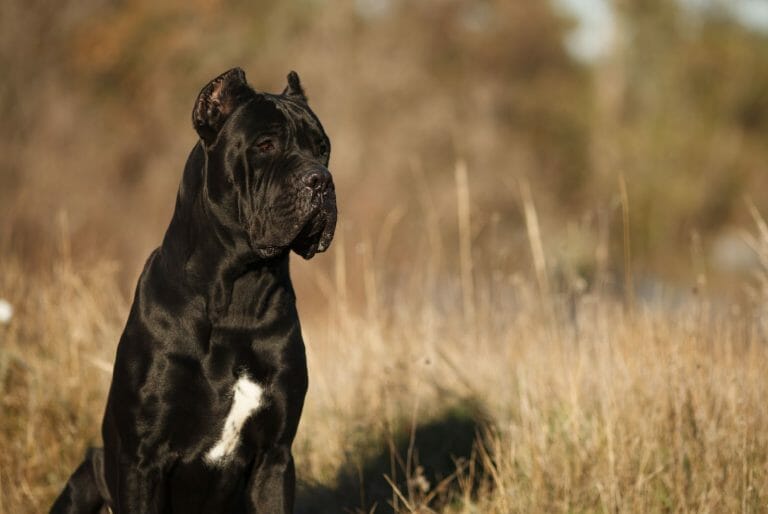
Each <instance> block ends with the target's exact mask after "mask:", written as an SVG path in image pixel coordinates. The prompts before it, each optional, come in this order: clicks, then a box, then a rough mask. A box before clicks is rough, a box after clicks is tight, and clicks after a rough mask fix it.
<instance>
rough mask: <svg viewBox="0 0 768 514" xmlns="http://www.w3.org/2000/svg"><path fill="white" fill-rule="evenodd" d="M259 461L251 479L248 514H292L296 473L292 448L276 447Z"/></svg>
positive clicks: (285, 446)
mask: <svg viewBox="0 0 768 514" xmlns="http://www.w3.org/2000/svg"><path fill="white" fill-rule="evenodd" d="M257 464H258V465H257V466H255V467H254V468H253V470H252V471H251V476H250V478H249V481H248V514H292V513H293V500H294V495H295V489H296V472H295V470H294V466H293V455H292V454H291V447H290V446H287V445H281V446H275V447H273V448H272V449H271V450H269V451H268V452H267V454H266V455H265V456H264V458H263V459H262V461H261V463H257Z"/></svg>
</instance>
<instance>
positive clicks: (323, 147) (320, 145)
mask: <svg viewBox="0 0 768 514" xmlns="http://www.w3.org/2000/svg"><path fill="white" fill-rule="evenodd" d="M317 149H318V151H319V152H320V155H327V154H328V143H326V142H325V141H318V142H317Z"/></svg>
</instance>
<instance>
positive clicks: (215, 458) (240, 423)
mask: <svg viewBox="0 0 768 514" xmlns="http://www.w3.org/2000/svg"><path fill="white" fill-rule="evenodd" d="M264 404H265V398H264V388H263V387H262V385H260V384H259V383H257V382H256V381H254V380H252V379H251V378H250V377H249V376H248V375H245V374H243V375H241V376H240V377H239V378H238V379H237V382H235V384H234V386H233V387H232V392H231V404H230V406H229V409H228V411H227V414H226V417H225V418H224V420H223V423H220V425H221V428H220V429H219V430H217V432H216V433H217V434H218V435H217V437H216V440H215V442H214V443H213V444H212V445H210V446H209V448H208V449H207V450H206V452H205V454H204V456H203V459H204V460H205V462H206V463H208V464H210V465H213V466H222V465H225V464H226V463H227V462H228V461H229V460H230V459H231V458H232V456H233V455H234V454H235V452H236V451H237V449H238V447H239V446H240V444H241V443H242V439H243V428H244V427H245V425H246V423H247V422H248V420H249V419H251V418H252V417H253V416H254V415H255V414H256V413H257V412H258V411H259V410H260V409H261V408H262V407H263V406H264Z"/></svg>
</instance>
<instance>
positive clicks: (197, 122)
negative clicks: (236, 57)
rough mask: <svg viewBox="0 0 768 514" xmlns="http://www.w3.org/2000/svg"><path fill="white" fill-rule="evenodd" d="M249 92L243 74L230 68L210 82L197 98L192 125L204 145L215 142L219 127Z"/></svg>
mask: <svg viewBox="0 0 768 514" xmlns="http://www.w3.org/2000/svg"><path fill="white" fill-rule="evenodd" d="M249 91H250V88H249V87H248V84H247V83H246V82H245V72H244V71H243V70H241V69H240V68H232V69H231V70H229V71H226V72H224V73H222V74H221V75H219V76H218V77H216V78H215V79H213V80H212V81H210V82H209V83H208V85H207V86H205V87H204V88H203V89H202V90H201V91H200V94H199V95H198V96H197V101H196V102H195V108H194V109H193V110H192V124H193V125H194V127H195V130H196V131H197V133H198V134H199V135H200V138H201V139H202V140H203V141H204V142H205V144H206V145H210V144H211V143H213V142H214V141H215V140H216V136H217V135H218V134H219V131H220V130H221V127H222V126H223V125H224V122H225V121H227V118H228V117H229V115H230V114H232V112H233V111H234V110H235V108H237V106H238V104H239V103H240V100H242V98H243V97H244V96H245V95H246V93H248V92H249Z"/></svg>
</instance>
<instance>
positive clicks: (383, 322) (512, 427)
mask: <svg viewBox="0 0 768 514" xmlns="http://www.w3.org/2000/svg"><path fill="white" fill-rule="evenodd" d="M461 174H462V171H461V169H459V171H458V172H457V177H458V179H459V180H458V182H459V184H461V183H462V179H461ZM463 195H466V191H462V190H461V188H460V189H459V203H460V204H463V203H464V200H462V196H463ZM526 207H527V208H529V210H531V211H532V214H535V211H533V210H532V204H528V205H526ZM462 216H463V217H468V216H469V210H468V209H467V208H462V210H461V211H460V217H462ZM460 221H461V220H460ZM460 225H463V226H469V220H468V219H464V220H463V221H461V223H460ZM340 235H341V237H339V238H338V239H337V241H336V245H335V250H334V252H335V255H334V257H333V258H335V260H336V266H335V272H334V276H324V275H322V274H315V275H311V274H310V272H309V271H308V270H311V269H312V265H313V263H309V265H308V266H307V267H304V265H301V266H299V270H298V276H299V277H300V278H301V279H302V280H304V279H306V277H310V279H309V280H313V281H314V282H315V283H316V284H317V285H318V286H319V287H318V289H319V290H321V291H324V293H323V294H324V295H326V296H327V300H328V301H327V305H330V306H332V307H328V308H326V309H320V308H315V309H312V310H310V311H309V312H304V318H303V322H304V332H305V339H306V340H307V343H308V344H307V346H308V348H307V350H308V357H309V365H310V378H311V387H310V392H309V396H308V398H307V403H306V410H305V414H304V417H303V420H302V425H301V428H300V431H299V436H298V438H297V441H296V444H295V454H296V458H297V466H298V469H299V474H300V478H301V482H302V486H301V488H300V494H299V510H300V511H301V512H328V513H332V512H344V511H348V512H378V513H381V512H391V510H392V508H391V507H390V505H392V506H394V507H395V509H396V510H397V512H445V513H510V512H521V513H522V512H637V513H641V512H642V513H646V512H713V513H722V512H765V511H766V510H768V410H767V409H766V402H765V398H766V397H768V379H766V371H767V370H768V342H767V341H766V334H765V332H764V329H765V326H764V325H763V324H762V323H763V319H762V318H761V317H759V316H758V315H756V312H757V311H752V310H747V309H745V308H741V309H735V308H732V307H730V306H729V305H726V304H724V302H721V301H714V300H709V299H707V298H703V297H696V296H695V295H692V296H691V297H690V298H686V299H685V300H684V301H678V302H676V303H675V304H674V305H672V304H671V303H667V304H665V303H664V302H663V300H662V299H658V300H656V301H654V302H649V303H637V304H636V305H635V306H634V307H631V306H628V305H626V304H625V302H621V301H619V300H617V299H615V298H613V297H612V296H610V295H608V294H606V293H602V292H601V291H599V290H593V291H587V292H582V293H570V294H559V293H556V292H553V291H551V290H546V289H545V288H544V287H542V280H529V279H528V278H526V277H521V276H519V275H505V274H504V273H502V272H499V271H496V272H491V271H488V270H487V268H486V267H484V266H480V265H479V263H476V262H464V263H463V264H462V265H461V270H462V273H456V274H453V275H450V274H447V275H446V274H443V273H439V272H438V271H437V270H439V269H441V267H440V266H438V264H437V257H438V256H436V255H434V254H429V253H423V254H422V253H414V255H413V256H412V263H413V269H412V271H411V274H409V275H403V274H396V273H394V272H392V270H390V269H388V268H387V266H386V264H384V263H383V259H378V258H376V255H375V252H374V250H373V248H372V246H373V245H371V244H370V243H367V242H365V241H363V242H360V243H359V244H350V242H348V241H346V242H345V241H344V237H343V236H344V232H343V231H342V232H341V234H340ZM433 236H434V237H435V238H437V239H439V234H437V235H433ZM763 236H765V234H764V235H763ZM460 239H462V241H466V239H465V238H464V236H462V238H460ZM753 242H754V243H755V244H756V245H757V246H758V247H759V246H760V244H765V243H768V241H762V239H761V237H760V234H758V235H757V236H756V237H755V238H754V241H753ZM352 243H354V242H352ZM532 243H533V247H534V248H536V247H537V246H540V245H539V244H538V243H537V242H536V241H535V240H532ZM461 244H462V245H465V243H461ZM462 248H463V249H462V252H463V254H462V255H463V257H462V258H463V259H465V260H466V259H470V260H471V259H472V255H471V251H469V250H468V249H467V248H466V247H462ZM352 249H355V250H356V251H355V252H352V251H351V250H352ZM62 255H63V256H62V258H61V259H59V261H58V262H57V264H56V265H54V266H53V267H52V269H51V270H50V271H49V272H47V273H45V274H44V275H40V276H25V275H24V273H23V272H22V267H21V266H20V265H19V264H18V263H17V262H15V261H14V260H13V259H12V258H10V259H3V260H2V261H1V262H0V291H3V292H4V294H5V292H8V293H9V294H10V298H9V299H10V300H11V302H12V303H13V304H14V305H15V306H16V307H17V315H16V317H15V318H14V320H13V321H12V322H11V323H10V324H9V325H7V326H2V325H0V389H1V390H2V396H1V400H0V408H1V409H2V411H1V412H0V513H2V514H10V513H13V514H16V513H27V512H30V513H31V512H43V511H45V509H46V508H47V506H48V504H49V502H50V501H51V500H52V498H53V496H54V495H55V494H56V493H57V491H58V489H59V488H60V487H61V485H62V483H63V481H64V480H65V479H66V477H67V475H68V473H69V471H70V470H71V469H73V467H74V465H75V464H76V463H77V461H78V460H79V459H80V457H81V455H82V453H83V450H84V448H85V447H86V446H87V445H88V444H94V443H98V426H99V419H100V415H101V412H102V409H103V403H104V400H105V394H106V388H107V386H108V380H109V368H108V366H109V365H108V363H109V362H110V360H111V358H112V354H113V351H114V346H115V343H116V341H117V339H118V336H119V332H120V330H121V328H122V323H123V319H124V317H125V315H126V311H127V299H126V298H125V296H124V295H123V294H121V293H120V291H119V289H118V287H117V283H118V281H117V279H116V270H115V267H114V266H110V265H107V264H101V265H98V266H92V267H90V268H89V269H77V268H76V267H75V266H74V265H72V264H71V263H70V262H69V260H68V259H67V258H66V255H67V250H66V248H65V249H63V250H62ZM326 258H327V257H326ZM353 264H354V265H355V266H356V268H355V269H356V270H359V273H358V272H355V273H354V274H352V273H351V272H348V268H349V269H351V267H352V265H353ZM544 272H546V270H544ZM318 273H319V272H318ZM353 276H354V277H359V282H360V284H358V285H360V286H361V290H362V291H363V294H362V296H361V298H360V301H357V299H356V298H355V295H354V294H352V292H351V291H353V290H354V287H353V286H354V285H355V284H353V283H352V282H353V280H352V277H353ZM384 284H386V285H384ZM300 286H301V284H300ZM301 287H304V286H301ZM468 288H469V290H468ZM468 297H469V300H468ZM300 298H301V295H300ZM308 300H311V299H308ZM310 303H311V302H310ZM315 303H326V302H315ZM302 305H304V306H306V305H307V303H304V304H300V307H301V306H302ZM303 310H304V311H306V310H307V309H306V307H304V309H303ZM105 366H106V367H105ZM466 420H470V421H471V423H469V424H468V423H465V421H466ZM474 422H478V423H480V424H481V425H479V426H481V427H482V428H480V429H478V431H477V434H475V433H470V434H469V435H470V438H471V439H475V441H476V442H475V445H474V447H473V448H470V449H469V450H466V449H465V450H466V451H465V452H464V454H455V455H435V452H438V453H439V452H440V451H443V452H449V451H453V450H440V448H445V447H446V446H445V444H444V443H446V442H447V443H450V442H452V441H451V440H454V439H455V440H456V441H458V440H459V439H461V438H466V436H467V434H466V432H467V430H469V431H470V432H471V431H473V430H474V428H473V427H475V426H476V425H474V424H473V423H474ZM430 423H431V424H432V425H430ZM427 426H430V427H431V428H429V430H431V431H430V432H426V431H424V430H427V429H423V430H422V428H423V427H427ZM425 434H427V435H425ZM475 436H476V437H475ZM429 439H432V440H429ZM403 441H405V446H403V445H402V442H403ZM441 445H442V446H441ZM448 447H450V445H449V446H448ZM461 451H464V450H461ZM430 452H431V453H430ZM451 457H453V463H454V465H453V469H446V468H445V466H443V467H442V468H441V467H439V466H435V465H431V464H430V465H428V464H427V462H432V463H434V462H437V461H438V460H439V459H440V458H442V459H443V461H445V459H446V458H448V459H449V462H450V458H451ZM436 459H437V460H436ZM382 465H383V466H384V467H383V468H382ZM382 474H386V475H387V476H386V480H387V482H384V484H385V486H386V484H387V483H390V484H392V485H394V486H395V487H394V488H386V490H384V491H382V490H381V487H380V484H381V483H382V482H381V481H382V478H381V475H382ZM376 484H379V485H376ZM377 488H378V489H377Z"/></svg>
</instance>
